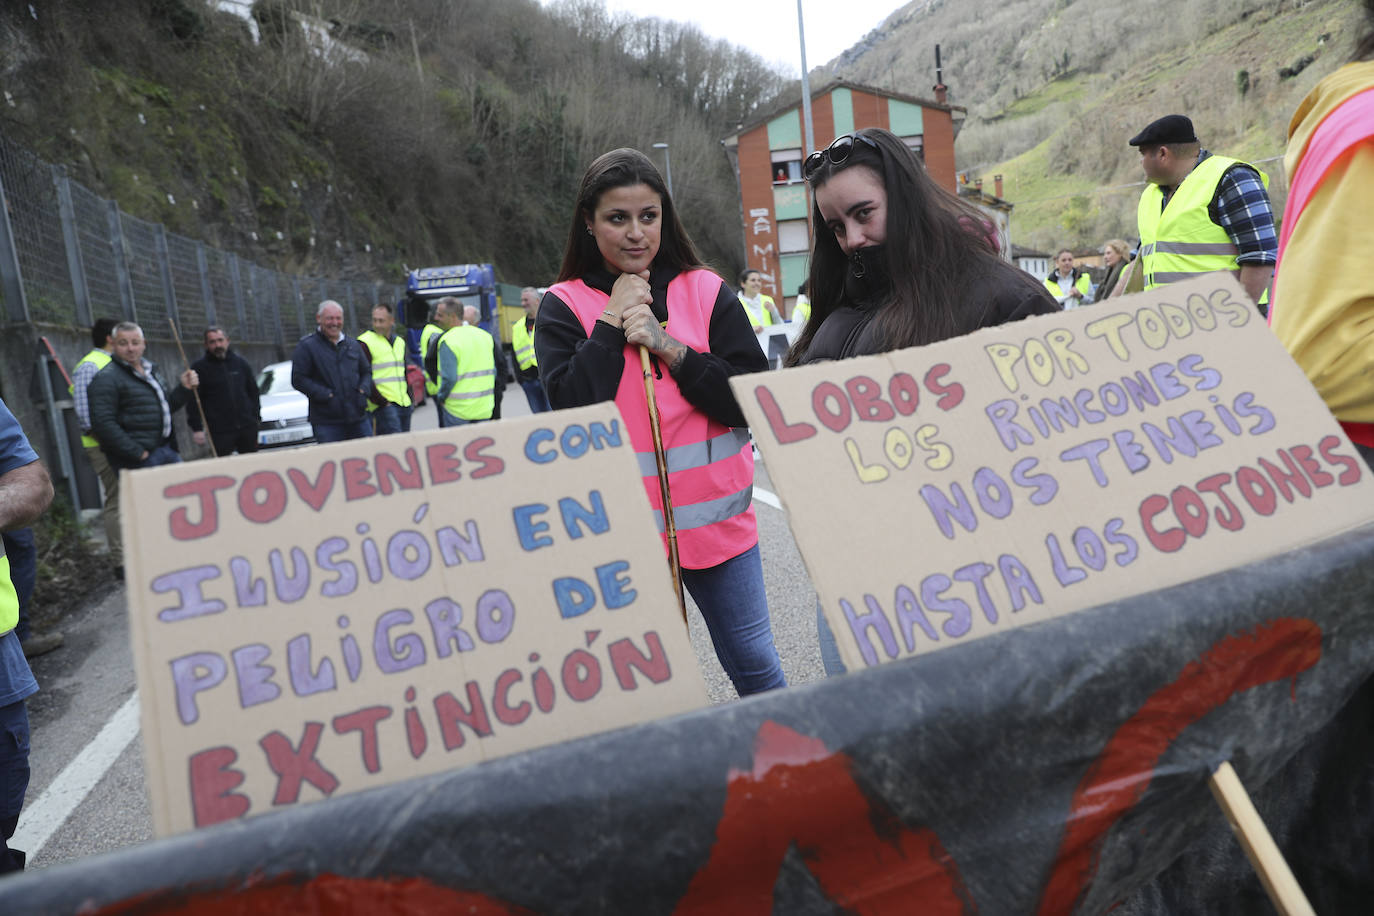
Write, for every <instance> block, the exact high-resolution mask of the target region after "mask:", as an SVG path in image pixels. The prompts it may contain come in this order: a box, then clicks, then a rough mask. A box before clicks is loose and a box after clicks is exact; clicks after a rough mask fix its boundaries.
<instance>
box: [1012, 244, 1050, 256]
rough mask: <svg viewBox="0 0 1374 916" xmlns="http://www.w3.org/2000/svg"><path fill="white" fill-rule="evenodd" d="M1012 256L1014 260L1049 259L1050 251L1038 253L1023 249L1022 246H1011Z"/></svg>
mask: <svg viewBox="0 0 1374 916" xmlns="http://www.w3.org/2000/svg"><path fill="white" fill-rule="evenodd" d="M1011 256H1012V257H1013V258H1048V257H1049V256H1050V253H1049V252H1048V251H1036V250H1034V249H1032V248H1022V247H1021V246H1020V245H1012V246H1011Z"/></svg>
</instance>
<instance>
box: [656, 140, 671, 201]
mask: <svg viewBox="0 0 1374 916" xmlns="http://www.w3.org/2000/svg"><path fill="white" fill-rule="evenodd" d="M654 149H661V150H663V177H664V179H665V180H666V181H667V182H668V196H669V197H672V196H673V161H672V160H671V159H669V158H668V144H666V143H655V144H654Z"/></svg>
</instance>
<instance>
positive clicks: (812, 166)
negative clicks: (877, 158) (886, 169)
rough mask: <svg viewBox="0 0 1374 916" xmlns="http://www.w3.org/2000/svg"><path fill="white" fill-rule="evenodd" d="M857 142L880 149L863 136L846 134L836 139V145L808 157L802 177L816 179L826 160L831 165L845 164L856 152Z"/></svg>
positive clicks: (819, 150) (803, 167)
mask: <svg viewBox="0 0 1374 916" xmlns="http://www.w3.org/2000/svg"><path fill="white" fill-rule="evenodd" d="M855 140H859V141H862V142H864V143H867V144H868V145H869V146H871V147H873V148H874V149H877V148H878V144H877V143H876V142H874V141H873V140H871V139H870V138H868V137H865V136H864V135H863V134H845V135H844V136H843V137H836V138H835V142H834V143H831V144H830V145H829V146H827V147H826V148H825V149H818V150H816V151H815V152H814V153H812V154H811V155H810V156H807V157H806V161H805V162H804V163H802V177H803V178H805V179H806V180H807V181H810V180H811V179H812V178H815V177H816V173H817V172H819V171H820V170H821V166H823V165H825V160H827V159H829V160H830V164H831V165H839V164H840V163H842V162H844V161H845V160H846V159H848V158H849V154H850V153H852V152H854V141H855Z"/></svg>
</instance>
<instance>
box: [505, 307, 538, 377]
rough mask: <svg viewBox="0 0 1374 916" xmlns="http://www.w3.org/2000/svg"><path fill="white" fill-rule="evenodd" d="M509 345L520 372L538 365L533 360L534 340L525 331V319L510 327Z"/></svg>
mask: <svg viewBox="0 0 1374 916" xmlns="http://www.w3.org/2000/svg"><path fill="white" fill-rule="evenodd" d="M510 345H511V348H512V349H513V350H515V362H516V364H517V365H518V366H519V367H520V369H521V371H523V370H525V369H528V368H530V367H531V366H537V365H538V364H539V363H538V361H537V360H536V359H535V358H534V338H532V337H530V332H529V331H527V330H525V319H523V318H521V319H520V320H519V321H517V322H516V323H515V324H513V325H511V326H510Z"/></svg>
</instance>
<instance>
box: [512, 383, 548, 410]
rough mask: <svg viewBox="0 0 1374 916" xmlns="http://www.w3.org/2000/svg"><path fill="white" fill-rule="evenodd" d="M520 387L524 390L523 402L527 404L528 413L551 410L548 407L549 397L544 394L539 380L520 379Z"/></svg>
mask: <svg viewBox="0 0 1374 916" xmlns="http://www.w3.org/2000/svg"><path fill="white" fill-rule="evenodd" d="M520 387H521V388H523V389H525V400H526V401H528V402H529V405H530V413H543V412H544V411H546V410H552V409H553V408H552V407H550V406H549V396H548V395H547V394H545V393H544V386H543V385H541V384H540V383H539V379H537V378H530V379H523V378H522V379H521V380H520Z"/></svg>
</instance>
